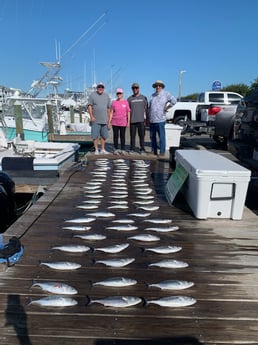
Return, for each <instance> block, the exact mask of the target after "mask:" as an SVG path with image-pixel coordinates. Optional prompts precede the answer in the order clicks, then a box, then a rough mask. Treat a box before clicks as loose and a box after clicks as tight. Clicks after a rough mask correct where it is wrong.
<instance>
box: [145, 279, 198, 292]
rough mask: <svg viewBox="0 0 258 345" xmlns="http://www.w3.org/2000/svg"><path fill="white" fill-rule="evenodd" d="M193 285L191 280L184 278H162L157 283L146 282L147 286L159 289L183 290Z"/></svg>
mask: <svg viewBox="0 0 258 345" xmlns="http://www.w3.org/2000/svg"><path fill="white" fill-rule="evenodd" d="M193 285H194V283H193V282H189V281H186V280H164V281H161V282H159V283H153V284H147V286H148V287H150V288H152V287H156V288H159V289H161V290H185V289H188V288H190V287H192V286H193Z"/></svg>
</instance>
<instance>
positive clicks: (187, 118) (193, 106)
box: [167, 91, 242, 141]
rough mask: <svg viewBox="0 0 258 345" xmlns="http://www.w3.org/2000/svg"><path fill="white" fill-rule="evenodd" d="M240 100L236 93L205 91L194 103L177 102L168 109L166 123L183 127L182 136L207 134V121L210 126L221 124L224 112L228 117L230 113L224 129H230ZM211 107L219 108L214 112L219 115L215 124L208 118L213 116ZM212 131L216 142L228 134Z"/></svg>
mask: <svg viewBox="0 0 258 345" xmlns="http://www.w3.org/2000/svg"><path fill="white" fill-rule="evenodd" d="M241 99H242V96H241V95H240V94H238V93H236V92H229V91H205V92H202V93H200V94H199V96H198V98H197V101H196V102H177V103H176V104H175V105H174V106H173V107H171V108H170V109H168V111H167V121H168V122H173V123H175V124H177V125H180V126H181V127H183V130H182V134H184V133H187V132H191V133H193V134H201V133H203V132H204V133H207V132H209V131H210V128H209V121H210V120H211V121H213V123H212V126H214V125H215V126H217V124H218V125H219V124H221V121H222V120H221V119H223V116H222V111H224V112H225V114H226V115H229V113H230V116H226V117H225V118H227V120H228V119H230V121H229V122H230V124H227V122H226V127H228V125H229V126H230V127H231V129H232V125H233V122H232V118H233V116H234V112H235V108H236V106H237V104H238V103H239V101H240V100H241ZM212 105H213V106H215V105H217V106H218V107H221V109H220V110H219V111H218V112H217V113H216V112H215V114H217V115H219V116H218V121H215V122H214V120H215V117H214V116H213V118H209V117H208V115H215V114H212V112H213V110H212V108H209V107H210V106H212ZM231 105H232V106H233V105H234V106H235V107H231ZM213 109H214V108H213ZM217 110H218V108H217ZM208 111H210V114H208ZM220 112H221V113H220ZM219 113H220V114H219ZM227 120H226V121H227ZM223 126H224V124H223ZM231 129H230V131H231ZM213 130H214V129H213ZM214 131H215V134H213V136H214V139H215V140H216V139H217V138H218V139H219V141H221V140H224V139H225V138H226V137H227V136H228V134H229V133H230V131H227V132H226V133H225V134H224V133H222V135H220V134H219V133H220V132H219V131H217V130H216V129H215V130H214Z"/></svg>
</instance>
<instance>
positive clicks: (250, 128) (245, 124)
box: [228, 89, 258, 172]
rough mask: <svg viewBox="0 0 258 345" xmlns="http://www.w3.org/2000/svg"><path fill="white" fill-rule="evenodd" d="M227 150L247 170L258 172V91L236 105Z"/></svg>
mask: <svg viewBox="0 0 258 345" xmlns="http://www.w3.org/2000/svg"><path fill="white" fill-rule="evenodd" d="M228 150H229V151H230V152H231V153H232V154H233V155H234V156H236V157H237V158H238V159H239V160H240V161H241V162H243V163H244V165H245V166H247V167H248V168H251V169H254V170H255V171H256V172H257V171H258V89H256V90H254V91H253V92H252V93H251V94H250V95H248V96H246V97H244V98H243V99H242V100H241V101H240V102H239V104H238V106H237V110H236V114H235V119H234V131H233V138H231V139H230V140H229V142H228Z"/></svg>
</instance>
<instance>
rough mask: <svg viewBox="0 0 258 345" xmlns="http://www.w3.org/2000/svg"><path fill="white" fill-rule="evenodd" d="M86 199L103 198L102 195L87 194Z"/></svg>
mask: <svg viewBox="0 0 258 345" xmlns="http://www.w3.org/2000/svg"><path fill="white" fill-rule="evenodd" d="M86 196H87V198H92V199H102V198H104V195H102V194H87V195H86Z"/></svg>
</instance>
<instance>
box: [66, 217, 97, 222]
mask: <svg viewBox="0 0 258 345" xmlns="http://www.w3.org/2000/svg"><path fill="white" fill-rule="evenodd" d="M94 220H96V218H93V217H82V218H74V219H68V220H66V221H65V222H66V223H91V222H93V221H94Z"/></svg>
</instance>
